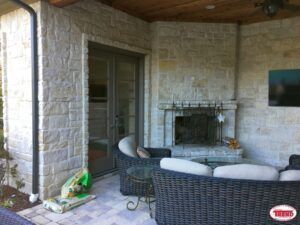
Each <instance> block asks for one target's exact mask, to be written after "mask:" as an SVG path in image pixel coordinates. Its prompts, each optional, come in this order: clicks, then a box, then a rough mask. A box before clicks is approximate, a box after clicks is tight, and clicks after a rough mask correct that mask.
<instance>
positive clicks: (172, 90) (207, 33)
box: [149, 22, 237, 146]
mask: <svg viewBox="0 0 300 225" xmlns="http://www.w3.org/2000/svg"><path fill="white" fill-rule="evenodd" d="M151 26H152V27H151V29H152V73H151V81H152V89H151V94H152V97H151V110H152V111H151V121H152V126H151V136H150V137H149V139H150V140H149V143H151V145H152V146H163V144H164V140H163V137H164V111H163V110H159V109H158V106H159V104H160V103H171V102H172V101H173V100H174V101H179V102H180V101H182V100H183V101H192V102H193V101H197V102H199V101H200V102H201V101H205V100H210V101H212V100H213V101H220V100H231V99H232V98H233V97H234V81H235V63H236V54H235V46H236V31H237V29H236V28H237V27H236V25H235V24H211V23H210V24H206V23H175V22H174V23H172V22H170V23H169V22H156V23H153V24H152V25H151ZM169 132H171V131H169Z"/></svg>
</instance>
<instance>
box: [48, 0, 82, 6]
mask: <svg viewBox="0 0 300 225" xmlns="http://www.w3.org/2000/svg"><path fill="white" fill-rule="evenodd" d="M48 1H49V3H50V4H52V5H54V6H56V7H65V6H67V5H71V4H73V3H76V2H79V1H80V0H48Z"/></svg>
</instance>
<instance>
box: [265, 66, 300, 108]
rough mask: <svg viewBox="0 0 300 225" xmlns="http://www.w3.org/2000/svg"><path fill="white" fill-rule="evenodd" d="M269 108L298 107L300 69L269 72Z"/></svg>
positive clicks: (299, 104)
mask: <svg viewBox="0 0 300 225" xmlns="http://www.w3.org/2000/svg"><path fill="white" fill-rule="evenodd" d="M269 106H300V69H293V70H271V71H269Z"/></svg>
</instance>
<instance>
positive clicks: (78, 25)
mask: <svg viewBox="0 0 300 225" xmlns="http://www.w3.org/2000/svg"><path fill="white" fill-rule="evenodd" d="M41 10H42V17H41V24H42V34H41V38H42V46H41V47H42V51H43V57H42V58H43V71H42V78H41V79H42V85H43V96H44V98H43V101H42V102H41V103H40V106H41V108H42V114H41V121H42V130H41V140H40V141H41V149H40V151H41V155H40V163H41V164H42V165H43V167H45V170H47V173H44V174H41V185H42V186H41V193H42V194H43V196H42V197H43V198H44V197H47V196H53V195H56V194H58V191H59V190H60V188H61V186H62V184H63V183H64V182H65V181H66V179H67V178H68V177H69V176H70V175H72V174H73V173H74V172H76V171H78V169H79V168H81V167H82V166H87V141H88V137H89V135H92V134H89V133H88V122H87V121H88V112H89V107H88V86H87V81H88V66H87V51H88V41H89V40H92V41H95V42H99V43H101V44H106V45H110V46H113V47H119V48H123V49H127V50H132V51H136V49H150V26H149V24H148V23H146V22H144V21H142V20H140V19H137V18H134V17H132V16H129V15H127V14H125V13H123V12H120V11H117V10H114V9H113V8H111V7H108V6H106V5H103V4H101V3H99V2H97V1H93V0H84V1H80V2H79V3H77V4H74V5H71V6H69V7H65V8H63V9H60V8H56V7H53V6H51V5H50V4H48V3H47V2H44V1H43V2H41ZM137 51H138V50H137ZM141 51H142V50H141Z"/></svg>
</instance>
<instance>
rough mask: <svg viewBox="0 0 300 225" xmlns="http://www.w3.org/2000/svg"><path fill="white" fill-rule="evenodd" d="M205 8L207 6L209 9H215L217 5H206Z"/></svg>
mask: <svg viewBox="0 0 300 225" xmlns="http://www.w3.org/2000/svg"><path fill="white" fill-rule="evenodd" d="M205 8H206V9H207V10H212V9H215V8H216V6H215V5H207V6H205Z"/></svg>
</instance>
